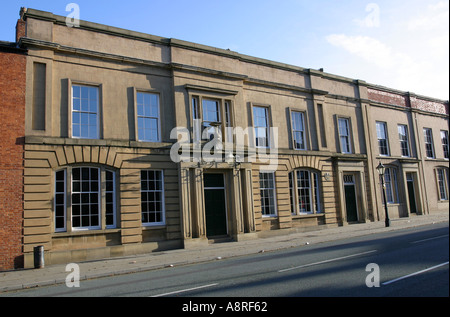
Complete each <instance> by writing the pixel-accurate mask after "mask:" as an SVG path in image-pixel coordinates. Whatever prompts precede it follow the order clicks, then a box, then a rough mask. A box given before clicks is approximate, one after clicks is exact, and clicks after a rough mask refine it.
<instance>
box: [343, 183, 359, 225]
mask: <svg viewBox="0 0 450 317" xmlns="http://www.w3.org/2000/svg"><path fill="white" fill-rule="evenodd" d="M355 189H356V188H355V180H354V176H353V175H344V191H345V209H346V210H347V222H354V221H358V207H357V203H356V190H355Z"/></svg>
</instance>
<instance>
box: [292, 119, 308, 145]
mask: <svg viewBox="0 0 450 317" xmlns="http://www.w3.org/2000/svg"><path fill="white" fill-rule="evenodd" d="M291 117H292V137H293V141H294V149H296V150H306V149H307V147H306V136H305V115H304V113H303V112H300V111H291Z"/></svg>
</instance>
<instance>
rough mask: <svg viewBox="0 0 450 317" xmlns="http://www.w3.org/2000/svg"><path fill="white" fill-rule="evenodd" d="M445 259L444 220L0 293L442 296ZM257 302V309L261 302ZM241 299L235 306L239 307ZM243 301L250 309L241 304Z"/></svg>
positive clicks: (185, 300)
mask: <svg viewBox="0 0 450 317" xmlns="http://www.w3.org/2000/svg"><path fill="white" fill-rule="evenodd" d="M448 261H449V227H448V222H446V223H441V224H434V225H430V226H423V227H417V228H410V229H405V230H398V231H390V232H385V233H381V234H374V235H369V236H363V237H356V238H351V239H344V240H338V241H333V242H327V243H320V244H317V245H305V246H302V247H299V248H291V249H286V250H280V251H276V252H265V253H260V254H256V255H249V256H245V257H238V258H231V259H226V260H216V261H213V262H209V263H203V264H196V265H186V266H180V267H173V268H166V269H160V270H153V271H148V272H140V273H134V274H127V275H121V276H113V277H107V278H98V279H92V280H84V281H81V282H80V287H72V288H68V287H67V286H66V285H55V286H46V287H38V288H34V289H28V290H21V291H14V292H6V293H1V294H0V296H14V297H19V296H27V297H31V296H33V297H34V296H70V297H76V296H83V297H99V296H101V297H105V296H114V297H124V296H125V297H126V296H132V297H158V298H164V297H172V298H173V297H182V298H183V302H182V303H179V301H177V302H176V303H178V305H188V306H183V308H186V309H191V310H192V309H194V310H195V309H205V310H206V309H212V306H211V307H210V306H206V305H205V306H195V303H197V302H198V301H194V300H192V301H190V300H189V299H194V298H195V297H220V298H228V299H230V298H231V299H234V300H237V299H239V300H241V301H242V300H245V298H247V299H248V298H249V297H251V298H253V301H255V299H256V298H261V299H267V298H269V297H324V296H326V297H353V296H358V297H373V296H375V297H403V296H404V297H411V296H414V297H416V296H419V297H448V296H449V264H448ZM197 300H198V299H197ZM208 302H210V303H211V302H213V300H212V299H209V301H208ZM261 303H262V302H261ZM261 303H259V304H258V309H259V310H261V309H263V308H264V307H263V306H262V305H263V304H261ZM226 305H229V304H227V303H224V304H223V305H222V306H221V308H219V307H218V306H217V307H215V309H216V312H217V311H218V310H219V309H222V310H224V309H226V308H227V307H228V309H233V307H231V306H226ZM230 305H236V304H235V303H233V304H230ZM239 305H241V304H239ZM239 305H238V306H235V307H234V308H237V309H243V307H242V306H239ZM253 305H255V304H253ZM245 307H246V309H249V308H251V306H248V305H247V304H245ZM253 309H255V308H254V307H253ZM266 309H267V308H266ZM253 311H254V310H253ZM210 312H211V311H210Z"/></svg>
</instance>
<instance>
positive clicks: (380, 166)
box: [377, 162, 386, 175]
mask: <svg viewBox="0 0 450 317" xmlns="http://www.w3.org/2000/svg"><path fill="white" fill-rule="evenodd" d="M385 169H386V168H385V167H384V165H383V164H382V163H381V162H380V164H378V166H377V171H378V174H380V175H384V171H385Z"/></svg>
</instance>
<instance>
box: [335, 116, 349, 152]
mask: <svg viewBox="0 0 450 317" xmlns="http://www.w3.org/2000/svg"><path fill="white" fill-rule="evenodd" d="M337 119H338V120H337V121H338V134H339V147H340V150H341V153H344V154H351V153H353V150H352V140H351V139H352V133H351V125H350V124H351V123H350V118H344V117H338V118H337ZM341 122H343V123H344V128H345V131H344V130H342V129H341Z"/></svg>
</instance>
